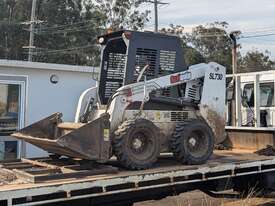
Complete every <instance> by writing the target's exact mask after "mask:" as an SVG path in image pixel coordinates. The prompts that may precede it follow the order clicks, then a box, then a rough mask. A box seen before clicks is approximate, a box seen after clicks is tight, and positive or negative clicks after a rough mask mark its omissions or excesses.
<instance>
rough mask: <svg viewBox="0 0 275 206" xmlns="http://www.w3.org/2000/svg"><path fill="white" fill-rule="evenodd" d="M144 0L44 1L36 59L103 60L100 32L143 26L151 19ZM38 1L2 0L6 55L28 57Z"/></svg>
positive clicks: (0, 47) (0, 39)
mask: <svg viewBox="0 0 275 206" xmlns="http://www.w3.org/2000/svg"><path fill="white" fill-rule="evenodd" d="M142 3H143V1H141V0H136V1H135V0H96V1H94V0H58V1H56V0H38V1H37V10H36V13H37V19H38V20H40V21H42V23H39V24H37V25H36V26H35V28H36V30H35V43H34V44H35V46H36V49H34V51H33V54H34V58H33V59H34V61H41V62H52V63H63V64H79V65H94V66H96V65H98V64H99V57H100V50H99V47H98V45H97V42H96V37H97V36H98V35H100V34H102V33H105V32H106V30H107V29H108V28H110V27H111V28H112V30H118V29H120V28H122V27H123V28H127V29H134V30H139V29H142V28H143V27H144V24H145V22H147V21H148V13H149V12H148V11H144V12H140V11H139V9H138V8H139V6H140V5H141V4H142ZM31 4H32V0H1V1H0V29H1V30H0V58H6V59H18V60H26V59H27V51H28V50H26V49H25V50H24V49H23V48H22V47H23V46H27V45H28V41H29V32H28V31H26V30H28V25H25V26H24V25H22V24H21V23H22V22H27V21H29V19H30V11H31Z"/></svg>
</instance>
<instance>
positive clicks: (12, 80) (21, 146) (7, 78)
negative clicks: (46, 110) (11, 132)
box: [0, 73, 28, 158]
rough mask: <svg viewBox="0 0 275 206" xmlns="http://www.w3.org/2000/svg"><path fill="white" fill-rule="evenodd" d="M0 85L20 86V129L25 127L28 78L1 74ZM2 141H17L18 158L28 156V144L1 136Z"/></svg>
mask: <svg viewBox="0 0 275 206" xmlns="http://www.w3.org/2000/svg"><path fill="white" fill-rule="evenodd" d="M0 84H13V85H19V88H20V89H19V112H18V129H22V128H24V127H25V122H26V119H25V118H26V111H27V107H26V105H27V95H28V89H27V88H28V76H26V75H14V74H2V73H0ZM1 141H3V142H6V141H17V158H21V157H24V156H25V155H26V144H25V143H24V142H23V141H22V140H17V139H15V138H13V137H10V136H1Z"/></svg>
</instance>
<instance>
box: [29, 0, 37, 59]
mask: <svg viewBox="0 0 275 206" xmlns="http://www.w3.org/2000/svg"><path fill="white" fill-rule="evenodd" d="M35 11H36V0H32V12H31V22H30V40H29V56H28V61H30V62H31V61H32V56H33V47H34V46H33V42H34V25H35V23H36V22H35V19H36V18H35Z"/></svg>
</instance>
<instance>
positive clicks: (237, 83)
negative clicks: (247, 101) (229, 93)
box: [235, 76, 242, 127]
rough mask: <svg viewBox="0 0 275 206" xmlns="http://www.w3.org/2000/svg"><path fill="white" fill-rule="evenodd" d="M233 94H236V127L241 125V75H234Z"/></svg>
mask: <svg viewBox="0 0 275 206" xmlns="http://www.w3.org/2000/svg"><path fill="white" fill-rule="evenodd" d="M235 87H236V88H235V89H236V90H235V94H236V98H235V101H236V103H235V105H236V117H235V118H236V124H235V125H236V126H237V127H241V126H242V110H241V108H242V96H241V95H242V94H241V93H242V90H241V77H240V76H236V77H235Z"/></svg>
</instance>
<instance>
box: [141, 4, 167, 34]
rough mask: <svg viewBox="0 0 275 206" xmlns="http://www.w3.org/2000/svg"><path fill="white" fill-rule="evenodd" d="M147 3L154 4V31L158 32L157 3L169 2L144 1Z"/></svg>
mask: <svg viewBox="0 0 275 206" xmlns="http://www.w3.org/2000/svg"><path fill="white" fill-rule="evenodd" d="M146 2H148V3H153V4H154V11H155V32H158V5H165V4H169V3H164V2H161V1H158V0H154V1H151V0H148V1H146Z"/></svg>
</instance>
